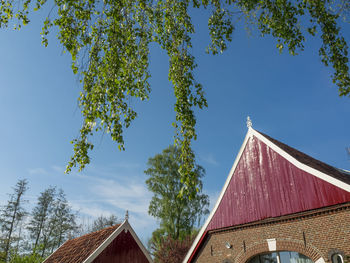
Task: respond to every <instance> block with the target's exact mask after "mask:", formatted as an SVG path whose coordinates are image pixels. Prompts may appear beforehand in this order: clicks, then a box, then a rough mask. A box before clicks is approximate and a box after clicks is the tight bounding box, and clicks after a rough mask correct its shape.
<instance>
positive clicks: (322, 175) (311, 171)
mask: <svg viewBox="0 0 350 263" xmlns="http://www.w3.org/2000/svg"><path fill="white" fill-rule="evenodd" d="M252 136H255V137H257V138H258V139H259V140H261V141H262V142H264V143H265V144H266V145H267V146H269V147H270V148H271V149H273V150H274V151H275V152H277V153H278V154H280V155H281V156H282V157H283V158H285V159H287V160H288V161H289V162H290V163H292V164H293V165H295V166H296V167H298V168H299V169H301V170H303V171H305V172H307V173H309V174H312V175H314V176H316V177H317V178H320V179H322V180H324V181H326V182H328V183H330V184H332V185H335V186H337V187H339V188H341V189H343V190H345V191H347V192H350V185H348V184H346V183H344V182H342V181H340V180H338V179H335V178H334V177H331V176H329V175H327V174H325V173H322V172H320V171H318V170H316V169H314V168H312V167H309V166H307V165H305V164H303V163H301V162H299V161H298V160H297V159H295V158H294V157H292V156H291V155H289V154H288V153H287V152H285V151H284V150H282V149H281V148H280V147H278V146H277V145H275V144H274V143H272V142H271V141H270V140H269V139H267V138H266V137H265V136H263V135H262V134H260V133H259V132H257V131H255V130H254V129H253V128H252V127H249V128H248V132H247V134H246V136H245V138H244V141H243V144H242V146H241V148H240V150H239V152H238V155H237V157H236V159H235V162H234V163H233V166H232V168H231V170H230V173H229V175H228V177H227V179H226V182H225V185H224V187H223V188H222V190H221V193H220V196H219V198H218V200H217V201H216V204H215V206H214V208H213V210H212V211H211V213H210V215H209V217H208V218H207V220H206V221H205V223H204V225H203V226H202V228H201V230H200V231H199V233H198V235H197V237H196V239H195V240H194V242H193V244H192V246H191V248H190V250H189V251H188V252H187V254H186V257H185V259H184V260H183V261H182V262H183V263H187V262H188V260H189V258H190V257H191V255H192V253H193V251H194V249H195V248H196V246H197V244H198V242H199V240H200V239H201V238H202V236H203V234H204V231H205V229H206V228H207V226H208V225H209V223H210V221H211V219H212V218H213V216H214V214H215V212H216V210H217V209H218V207H219V204H220V202H221V199H222V198H223V196H224V194H225V192H226V189H227V187H228V185H229V183H230V181H231V178H232V176H233V174H234V171H235V169H236V167H237V164H238V162H239V160H240V159H241V156H242V153H243V151H244V149H245V147H246V144H247V142H248V140H249V138H251V137H252Z"/></svg>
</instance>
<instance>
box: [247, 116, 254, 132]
mask: <svg viewBox="0 0 350 263" xmlns="http://www.w3.org/2000/svg"><path fill="white" fill-rule="evenodd" d="M252 127H253V123H252V120H251V119H250V117H249V116H248V117H247V128H248V129H249V128H252Z"/></svg>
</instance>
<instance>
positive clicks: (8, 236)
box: [0, 179, 28, 262]
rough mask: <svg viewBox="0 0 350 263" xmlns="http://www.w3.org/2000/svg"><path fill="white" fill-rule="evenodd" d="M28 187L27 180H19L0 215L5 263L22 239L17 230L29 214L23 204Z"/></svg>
mask: <svg viewBox="0 0 350 263" xmlns="http://www.w3.org/2000/svg"><path fill="white" fill-rule="evenodd" d="M27 185H28V181H27V180H25V179H22V180H18V182H17V184H16V186H15V187H14V188H13V190H14V193H13V194H10V200H9V201H8V202H7V205H5V206H4V207H3V209H2V210H1V213H0V226H1V233H2V235H3V238H2V242H1V248H2V249H1V250H2V251H3V253H2V255H1V257H3V258H2V260H4V261H5V262H6V261H7V260H8V259H9V256H10V251H11V249H12V245H13V243H14V242H15V241H17V242H19V239H20V234H18V231H17V230H18V228H19V226H20V223H21V222H22V220H23V219H24V217H25V216H26V214H27V213H26V212H25V210H24V208H23V203H24V202H25V201H24V200H23V195H24V193H25V192H26V191H27V190H28V186H27ZM15 234H17V236H16V237H14V235H15ZM0 260H1V258H0Z"/></svg>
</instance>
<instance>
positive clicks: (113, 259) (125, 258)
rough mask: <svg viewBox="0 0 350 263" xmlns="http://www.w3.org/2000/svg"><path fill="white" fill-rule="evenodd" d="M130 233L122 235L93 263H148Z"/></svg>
mask: <svg viewBox="0 0 350 263" xmlns="http://www.w3.org/2000/svg"><path fill="white" fill-rule="evenodd" d="M148 262H149V261H148V260H147V258H146V257H145V255H144V254H143V252H142V250H141V249H140V247H139V246H138V244H137V243H136V241H135V240H134V238H133V236H132V235H131V234H130V232H127V233H125V232H124V231H123V232H122V233H120V234H119V235H118V236H117V237H116V238H115V239H114V240H113V241H112V243H111V244H109V245H108V246H107V247H106V249H105V250H104V251H102V253H101V254H100V255H98V257H97V258H96V259H95V260H94V261H93V263H148Z"/></svg>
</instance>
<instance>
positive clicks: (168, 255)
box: [154, 235, 196, 263]
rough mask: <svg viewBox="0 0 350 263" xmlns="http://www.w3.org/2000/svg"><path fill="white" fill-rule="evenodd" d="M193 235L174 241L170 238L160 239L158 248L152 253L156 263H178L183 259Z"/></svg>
mask: <svg viewBox="0 0 350 263" xmlns="http://www.w3.org/2000/svg"><path fill="white" fill-rule="evenodd" d="M195 237H196V236H195V235H189V236H186V237H185V238H184V239H181V240H179V239H178V240H176V239H173V238H172V237H171V236H167V237H162V240H161V242H160V246H159V248H158V249H157V250H156V252H155V253H154V262H156V263H179V262H182V260H183V259H184V258H185V256H186V254H187V252H188V250H189V249H190V248H191V245H192V243H193V241H194V239H195Z"/></svg>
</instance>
